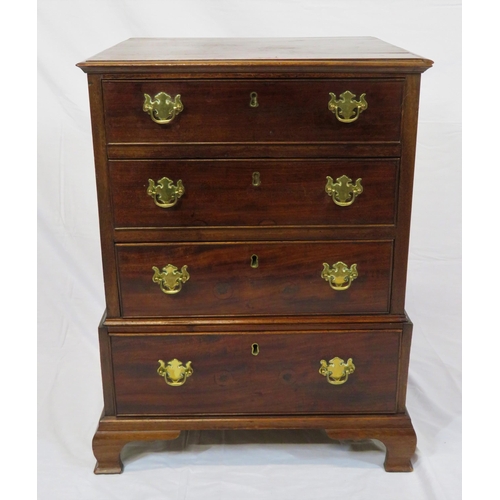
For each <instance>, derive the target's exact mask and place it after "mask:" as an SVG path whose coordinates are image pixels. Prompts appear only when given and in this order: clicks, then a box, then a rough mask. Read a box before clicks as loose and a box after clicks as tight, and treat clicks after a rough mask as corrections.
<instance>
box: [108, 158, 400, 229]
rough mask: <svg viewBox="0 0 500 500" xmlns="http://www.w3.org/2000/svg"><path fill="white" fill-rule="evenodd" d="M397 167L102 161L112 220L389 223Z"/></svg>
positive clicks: (130, 223)
mask: <svg viewBox="0 0 500 500" xmlns="http://www.w3.org/2000/svg"><path fill="white" fill-rule="evenodd" d="M398 167H399V161H398V160H390V159H385V160H362V161H361V160H347V159H344V160H327V161H323V160H321V161H315V160H309V161H303V160H287V161H284V160H255V161H249V160H246V161H245V160H224V161H222V160H219V161H195V160H193V161H110V162H109V173H110V182H111V192H112V199H113V206H114V225H115V227H121V228H125V227H172V226H183V227H186V226H187V227H189V226H225V225H231V226H268V225H279V226H283V225H353V224H394V222H395V206H396V195H397V177H398ZM328 178H329V179H330V180H329V179H328ZM327 186H328V191H329V192H330V195H329V194H328V193H327Z"/></svg>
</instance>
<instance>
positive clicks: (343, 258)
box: [115, 241, 393, 317]
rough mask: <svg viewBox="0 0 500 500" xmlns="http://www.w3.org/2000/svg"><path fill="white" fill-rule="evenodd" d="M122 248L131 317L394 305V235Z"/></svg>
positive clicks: (124, 302)
mask: <svg viewBox="0 0 500 500" xmlns="http://www.w3.org/2000/svg"><path fill="white" fill-rule="evenodd" d="M115 248H116V254H117V262H118V276H119V289H120V298H121V309H122V316H124V317H141V316H149V317H162V316H167V317H168V316H196V315H201V316H218V315H224V316H227V315H243V316H248V315H282V314H286V315H300V314H330V313H332V314H333V313H349V314H352V313H386V312H388V310H389V299H390V285H391V270H392V251H393V242H392V241H357V242H351V241H335V242H328V243H325V242H315V241H311V242H287V243H282V242H276V243H267V242H266V243H261V242H255V243H248V242H244V243H220V244H219V243H218V244H213V243H207V244H201V243H193V244H177V243H174V244H163V243H161V244H143V245H135V244H118V245H116V247H115ZM342 263H343V264H342ZM184 266H186V267H184ZM154 267H155V268H156V270H155V269H154Z"/></svg>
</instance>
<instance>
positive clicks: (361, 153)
mask: <svg viewBox="0 0 500 500" xmlns="http://www.w3.org/2000/svg"><path fill="white" fill-rule="evenodd" d="M167 146H168V147H167ZM248 146H249V144H248V143H242V144H238V143H235V142H233V143H209V144H206V143H203V144H193V143H191V144H184V143H182V142H180V143H175V142H169V143H147V144H135V143H121V144H109V145H108V147H107V151H108V158H110V159H128V160H130V159H138V160H158V159H160V158H164V159H182V158H188V159H203V158H207V159H211V158H232V159H236V158H256V157H259V158H276V159H282V158H290V159H293V158H326V159H329V160H331V159H332V158H342V157H345V156H350V157H355V158H394V157H399V156H400V154H401V143H400V142H383V143H380V142H375V141H365V142H362V143H360V142H358V143H355V142H350V143H348V144H347V143H322V142H309V143H304V144H300V143H280V144H278V143H275V142H265V143H263V142H261V143H257V142H256V143H253V144H252V147H251V148H249V147H248ZM277 146H279V147H277Z"/></svg>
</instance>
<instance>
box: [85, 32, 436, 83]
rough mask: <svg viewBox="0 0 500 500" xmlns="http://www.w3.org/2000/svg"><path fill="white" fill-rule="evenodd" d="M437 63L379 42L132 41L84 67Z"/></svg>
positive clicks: (420, 67) (416, 67) (383, 67)
mask: <svg viewBox="0 0 500 500" xmlns="http://www.w3.org/2000/svg"><path fill="white" fill-rule="evenodd" d="M431 65H432V61H430V60H428V59H425V58H423V57H421V56H418V55H415V54H412V53H411V52H408V51H407V50H404V49H402V48H399V47H396V46H394V45H391V44H389V43H387V42H384V41H382V40H379V39H377V38H374V37H329V38H314V37H312V38H177V39H173V38H131V39H129V40H125V41H124V42H121V43H119V44H117V45H115V46H114V47H111V48H109V49H107V50H105V51H103V52H100V53H99V54H96V55H95V56H94V57H90V58H89V59H87V60H86V61H84V62H81V63H79V65H78V66H79V67H80V68H82V70H83V71H86V72H101V73H102V72H110V73H111V72H115V71H121V72H147V71H156V72H158V71H167V70H169V69H172V70H173V71H179V69H180V68H182V69H184V70H188V71H192V72H196V71H206V69H207V67H210V68H215V69H216V70H218V71H224V70H225V71H228V72H231V73H233V74H234V73H237V72H238V71H243V72H245V71H246V72H248V71H257V70H261V71H263V70H272V71H276V70H277V69H279V70H280V71H281V72H286V71H298V72H299V73H303V72H304V71H308V70H312V69H316V70H321V69H323V70H324V69H325V68H326V69H332V68H333V69H336V70H338V71H342V70H344V71H353V70H354V71H356V72H370V71H373V70H374V69H376V70H377V71H379V72H387V71H390V72H395V71H400V72H405V73H409V72H419V73H421V72H423V71H425V70H426V69H427V68H429V67H430V66H431Z"/></svg>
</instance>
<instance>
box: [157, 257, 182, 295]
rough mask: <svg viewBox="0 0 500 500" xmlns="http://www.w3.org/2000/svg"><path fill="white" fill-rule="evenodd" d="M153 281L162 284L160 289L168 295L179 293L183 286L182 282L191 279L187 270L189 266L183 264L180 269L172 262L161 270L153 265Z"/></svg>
mask: <svg viewBox="0 0 500 500" xmlns="http://www.w3.org/2000/svg"><path fill="white" fill-rule="evenodd" d="M153 271H154V272H155V273H154V275H153V282H154V283H158V285H160V289H161V291H162V292H163V293H166V294H167V295H173V294H175V293H179V292H180V291H181V288H182V284H183V283H186V281H187V280H188V279H189V273H188V272H187V266H182V268H181V270H180V271H179V270H178V269H177V268H176V267H175V266H173V265H172V264H167V265H166V266H165V267H164V268H163V269H162V270H161V272H160V270H159V269H158V268H157V267H156V266H153Z"/></svg>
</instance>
